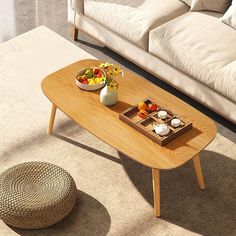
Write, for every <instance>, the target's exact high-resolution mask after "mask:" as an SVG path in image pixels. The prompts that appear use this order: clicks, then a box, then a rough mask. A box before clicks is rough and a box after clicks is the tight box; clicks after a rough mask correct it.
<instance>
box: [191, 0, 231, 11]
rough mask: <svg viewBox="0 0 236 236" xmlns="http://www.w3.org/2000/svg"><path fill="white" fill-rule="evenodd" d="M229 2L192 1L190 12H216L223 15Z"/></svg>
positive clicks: (212, 0)
mask: <svg viewBox="0 0 236 236" xmlns="http://www.w3.org/2000/svg"><path fill="white" fill-rule="evenodd" d="M230 3H231V1H230V0H192V4H191V9H190V10H191V11H204V10H205V11H216V12H222V13H225V11H226V10H227V9H228V7H229V6H230Z"/></svg>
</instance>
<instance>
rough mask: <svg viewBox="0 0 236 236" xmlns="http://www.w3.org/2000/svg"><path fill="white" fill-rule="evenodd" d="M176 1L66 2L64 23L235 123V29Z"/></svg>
mask: <svg viewBox="0 0 236 236" xmlns="http://www.w3.org/2000/svg"><path fill="white" fill-rule="evenodd" d="M222 15H223V14H221V13H216V12H209V11H198V12H189V6H188V5H186V4H185V3H182V2H181V1H179V0H133V1H132V0H68V21H69V22H70V23H72V24H73V26H75V27H76V29H79V30H81V31H83V32H85V33H87V34H89V35H91V36H93V37H95V38H96V39H98V40H99V41H101V42H102V43H103V44H105V45H106V46H107V47H109V48H111V49H112V50H114V51H116V52H118V53H119V54H121V55H123V56H124V57H126V58H127V59H129V60H131V61H132V62H134V63H135V64H137V65H139V66H140V67H142V68H143V69H145V70H147V71H148V72H150V73H152V74H154V75H155V76H157V77H158V78H160V79H162V80H164V81H165V82H167V83H169V84H171V85H172V86H174V87H176V88H177V89H178V90H180V91H182V92H184V93H185V94H187V95H189V96H190V97H192V98H194V99H195V100H197V101H199V102H200V103H202V104H204V105H206V106H207V107H209V108H211V109H212V110H214V111H215V112H217V113H218V114H220V115H222V116H224V117H225V118H227V119H228V120H230V121H231V122H233V123H235V124H236V30H234V29H232V28H231V27H229V26H227V25H225V24H224V23H222V22H221V21H220V20H219V18H220V17H221V16H222Z"/></svg>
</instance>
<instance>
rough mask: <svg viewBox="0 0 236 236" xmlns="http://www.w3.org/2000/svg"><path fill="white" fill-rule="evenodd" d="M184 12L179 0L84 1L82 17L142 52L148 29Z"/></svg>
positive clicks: (146, 45)
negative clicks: (125, 40)
mask: <svg viewBox="0 0 236 236" xmlns="http://www.w3.org/2000/svg"><path fill="white" fill-rule="evenodd" d="M188 11H189V7H188V6H187V5H186V4H184V3H182V2H180V1H179V0H168V1H166V0H135V1H133V0H115V1H114V0H103V1H96V0H84V15H85V16H88V17H90V18H91V19H93V20H94V21H96V22H98V23H100V24H102V25H103V26H105V27H106V28H108V29H110V30H112V31H113V32H115V33H117V34H118V35H120V36H122V37H123V38H125V39H128V40H129V41H131V42H133V43H134V44H136V45H138V46H139V47H141V48H143V49H145V50H147V49H148V36H149V31H150V30H151V29H154V28H156V27H157V26H159V25H161V24H163V23H165V22H167V21H169V20H171V19H173V18H175V17H177V16H180V15H182V14H184V13H186V12H188ZM102 33H103V32H101V34H102ZM91 34H92V32H91Z"/></svg>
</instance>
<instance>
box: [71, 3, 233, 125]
mask: <svg viewBox="0 0 236 236" xmlns="http://www.w3.org/2000/svg"><path fill="white" fill-rule="evenodd" d="M77 1H78V2H80V1H81V4H82V3H83V0H77ZM110 1H114V0H110ZM115 1H116V2H119V1H118V0H115ZM146 1H148V0H146ZM163 1H166V0H163ZM100 2H101V1H100ZM187 14H188V13H187ZM183 16H184V15H183ZM183 16H180V17H183ZM218 16H219V15H217V16H216V17H218ZM178 18H179V17H177V18H175V19H172V20H170V21H168V22H169V23H170V22H173V21H175V20H177V19H178ZM214 19H215V20H218V19H217V18H214ZM68 21H69V22H71V23H72V24H73V25H75V26H76V27H77V28H78V29H80V30H81V31H83V32H85V33H88V34H90V35H92V36H93V37H94V38H96V39H98V40H99V41H101V42H102V43H103V44H104V45H106V46H107V47H109V48H111V49H112V50H114V51H116V52H117V53H119V54H121V55H123V56H124V57H126V58H127V59H129V60H131V61H132V62H134V63H135V64H137V65H139V66H140V67H142V68H143V69H145V70H147V71H148V72H150V73H152V74H154V75H155V76H157V77H158V78H159V79H161V80H163V81H165V82H167V83H169V84H171V85H172V86H174V87H175V88H177V89H178V90H180V91H182V92H184V93H185V94H187V95H189V96H190V97H192V98H194V99H195V100H197V101H199V102H200V103H202V104H204V105H206V106H207V107H209V108H210V109H212V110H213V111H215V112H217V113H218V114H220V115H222V116H224V117H225V118H227V119H228V120H230V121H231V122H233V123H235V124H236V103H235V102H234V101H233V100H231V99H229V98H227V97H226V96H223V95H222V94H221V93H219V92H218V91H216V90H215V89H212V87H209V86H208V85H206V84H204V83H202V82H200V81H199V80H198V79H196V78H194V77H193V76H189V75H188V74H187V73H186V72H184V71H181V70H179V69H177V68H176V67H175V66H174V65H172V64H170V63H168V62H167V61H165V60H163V59H161V58H160V56H156V55H154V54H153V53H150V52H149V51H148V50H145V49H143V48H142V47H140V46H139V45H137V44H134V43H133V42H131V41H130V40H128V39H127V38H124V37H123V36H121V35H119V34H117V33H116V32H114V31H113V30H110V29H108V28H107V27H106V26H104V25H103V24H100V23H98V22H97V21H94V20H93V19H91V18H90V17H88V16H85V15H84V14H83V12H82V13H81V12H77V11H76V10H75V9H73V7H72V1H71V0H68ZM168 22H166V23H168ZM166 23H164V24H166ZM221 23H222V22H221ZM164 24H163V25H160V26H158V27H157V28H159V27H163V26H164ZM222 24H223V23H222ZM224 26H225V27H228V26H226V25H224ZM91 32H92V34H91ZM153 32H154V30H153ZM235 33H236V32H235ZM199 34H201V32H199ZM199 50H200V49H199ZM235 58H236V56H235ZM232 61H235V60H234V59H232ZM223 86H225V85H223Z"/></svg>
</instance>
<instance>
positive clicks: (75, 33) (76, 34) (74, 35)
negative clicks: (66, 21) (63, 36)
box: [72, 25, 79, 41]
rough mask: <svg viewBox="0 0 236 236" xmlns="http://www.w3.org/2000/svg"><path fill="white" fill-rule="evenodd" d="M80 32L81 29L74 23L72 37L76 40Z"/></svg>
mask: <svg viewBox="0 0 236 236" xmlns="http://www.w3.org/2000/svg"><path fill="white" fill-rule="evenodd" d="M78 33H79V30H78V29H77V28H76V27H75V26H74V25H72V37H73V40H74V41H76V40H77V38H78Z"/></svg>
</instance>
